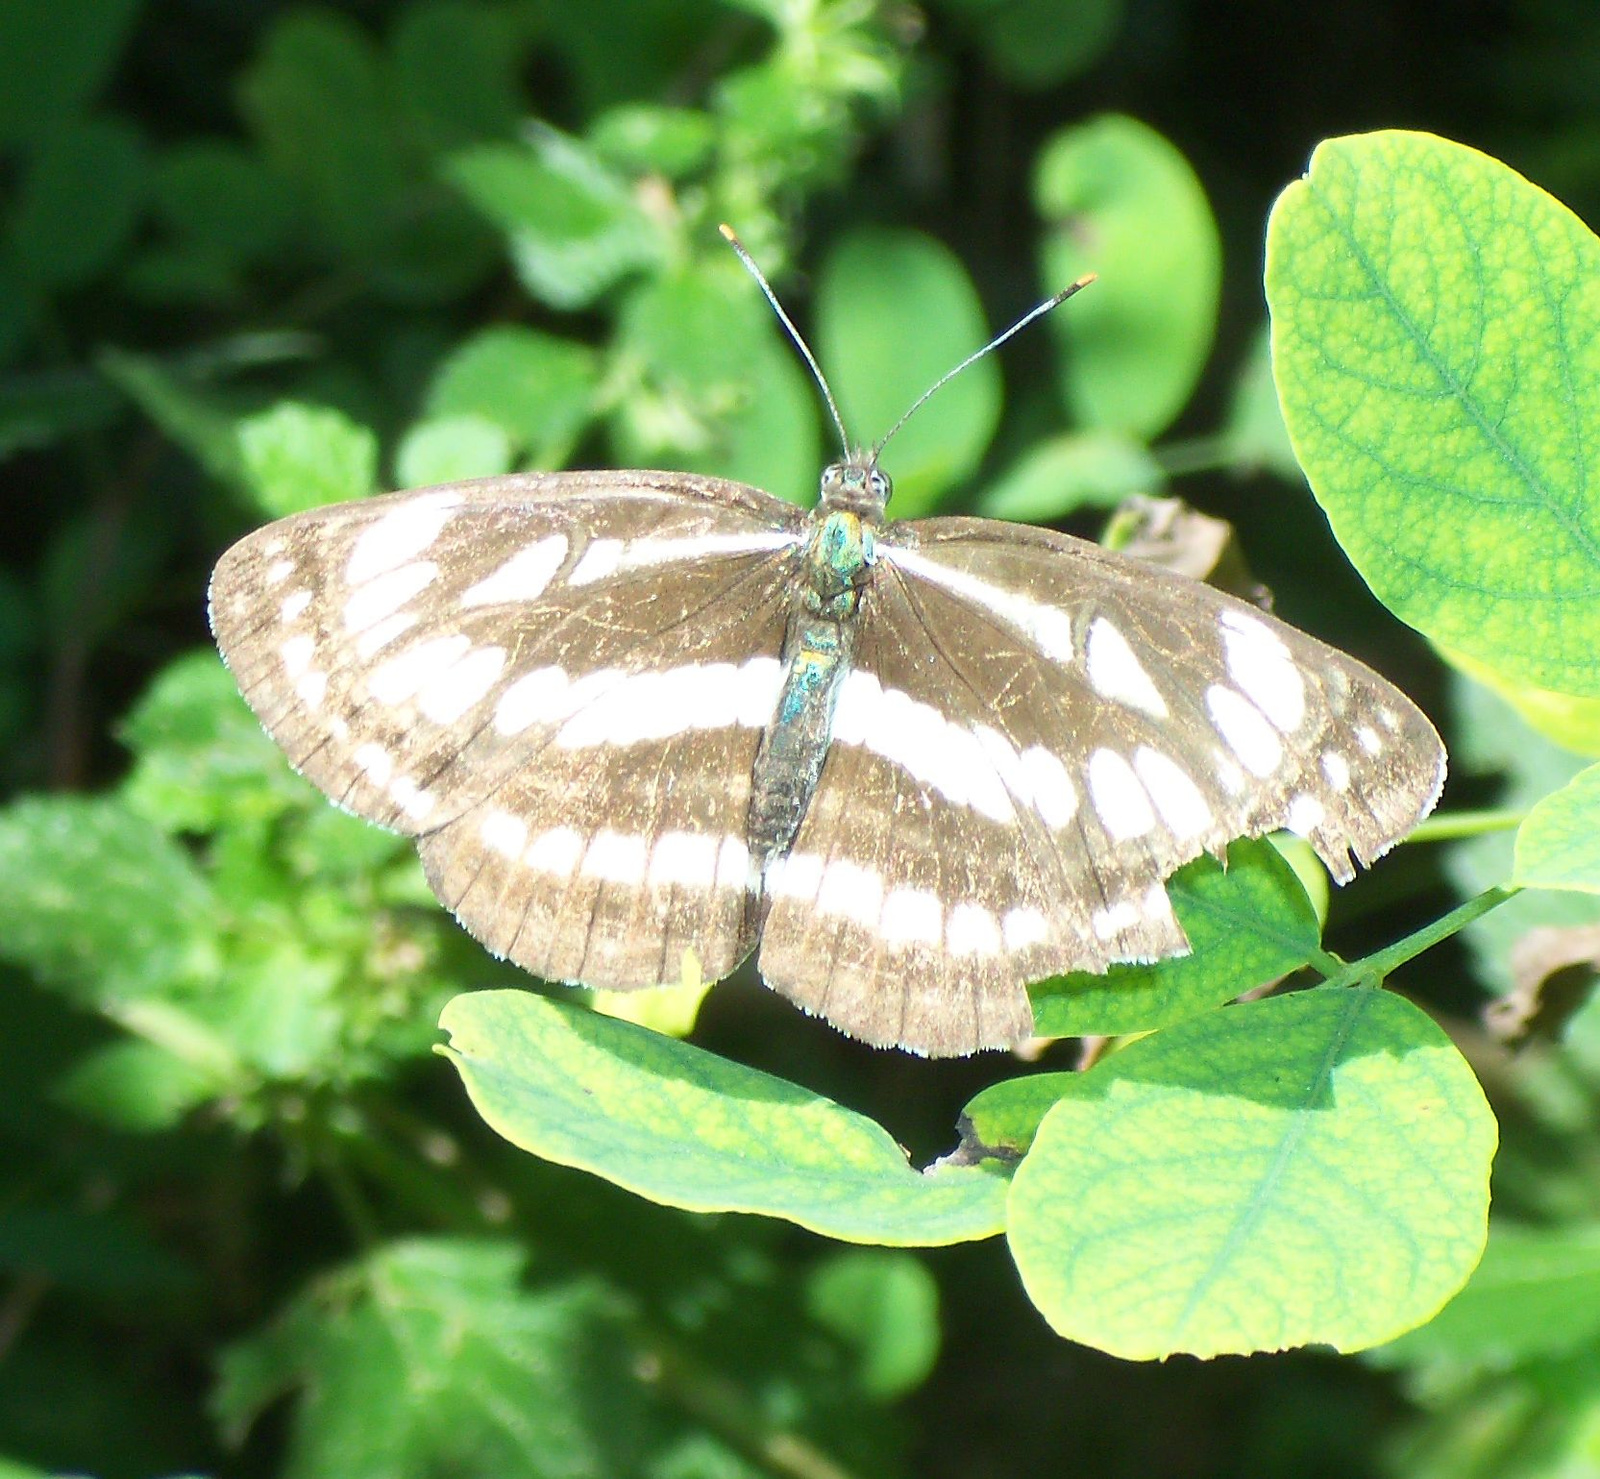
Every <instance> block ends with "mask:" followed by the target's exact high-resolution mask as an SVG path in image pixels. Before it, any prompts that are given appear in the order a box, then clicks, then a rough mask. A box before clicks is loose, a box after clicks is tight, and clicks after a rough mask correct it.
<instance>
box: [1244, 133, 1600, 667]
mask: <svg viewBox="0 0 1600 1479" xmlns="http://www.w3.org/2000/svg"><path fill="white" fill-rule="evenodd" d="M1267 297H1268V301H1269V303H1270V305H1271V308H1272V353H1273V368H1274V373H1275V374H1276V376H1277V381H1278V392H1279V396H1280V397H1281V399H1282V402H1283V409H1284V418H1285V420H1286V422H1287V424H1288V427H1289V435H1290V437H1291V439H1292V441H1293V443H1294V449H1295V453H1296V455H1297V456H1298V458H1299V460H1300V463H1301V466H1302V467H1304V469H1305V471H1306V475H1307V477H1308V478H1309V479H1310V482H1311V486H1312V489H1313V491H1314V492H1315V493H1316V496H1317V499H1318V501H1319V502H1320V503H1321V504H1322V506H1323V508H1324V510H1325V511H1326V512H1327V515H1328V519H1329V522H1330V523H1331V524H1332V526H1333V531H1334V533H1335V535H1336V536H1337V537H1338V539H1339V542H1340V544H1342V545H1343V546H1344V549H1345V552H1346V553H1347V554H1348V555H1349V556H1350V559H1351V561H1352V562H1353V563H1354V565H1355V567H1356V569H1357V570H1359V571H1360V572H1361V574H1362V576H1363V577H1364V578H1365V579H1366V581H1367V583H1368V584H1369V585H1370V586H1371V587H1372V589H1373V590H1374V592H1376V594H1377V595H1378V597H1379V599H1381V600H1382V601H1383V602H1384V604H1385V605H1386V606H1388V607H1389V608H1390V609H1391V610H1393V611H1394V612H1395V613H1396V614H1397V615H1399V616H1400V617H1401V618H1402V619H1404V620H1405V621H1408V622H1410V623H1411V624H1412V625H1413V626H1414V627H1417V628H1418V629H1419V630H1421V631H1423V632H1425V633H1426V634H1427V635H1428V636H1429V637H1431V638H1433V639H1434V640H1435V641H1438V642H1441V643H1444V644H1446V645H1448V646H1450V647H1452V648H1455V649H1457V650H1459V651H1461V652H1464V653H1465V654H1467V655H1468V656H1469V657H1473V658H1477V659H1478V660H1479V661H1481V662H1484V663H1487V664H1488V665H1489V666H1491V667H1492V668H1494V669H1495V670H1496V671H1497V672H1498V673H1500V674H1501V675H1503V676H1504V677H1506V678H1508V679H1511V680H1514V681H1516V682H1519V683H1524V684H1534V685H1536V686H1538V687H1541V688H1547V689H1553V690H1556V691H1559V692H1562V693H1568V694H1577V695H1594V694H1600V643H1597V642H1596V640H1595V633H1596V632H1597V631H1600V521H1597V517H1596V514H1597V507H1600V505H1597V503H1596V498H1595V492H1594V490H1595V488H1596V487H1597V486H1600V451H1597V450H1596V447H1595V443H1594V437H1593V428H1594V426H1595V424H1596V423H1597V422H1600V241H1597V240H1596V238H1595V237H1594V236H1593V234H1592V233H1591V232H1590V231H1589V229H1588V227H1586V226H1585V225H1584V224H1583V222H1582V221H1580V220H1579V219H1578V218H1577V217H1576V216H1574V215H1573V214H1572V212H1571V211H1569V210H1567V209H1566V207H1565V206H1563V205H1562V204H1561V203H1560V202H1559V201H1557V200H1554V199H1553V198H1552V197H1550V196H1549V195H1547V194H1545V192H1544V191H1542V190H1540V189H1539V188H1538V187H1537V186H1534V185H1531V184H1529V182H1528V181H1527V180H1525V179H1523V178H1522V177H1521V176H1520V175H1518V174H1517V173H1516V172H1515V171H1514V170H1511V169H1509V168H1507V167H1506V166H1505V165H1503V164H1501V163H1499V162H1498V161H1497V160H1494V159H1490V158H1489V157H1487V156H1486V155H1483V154H1479V153H1478V152H1477V151H1475V150H1473V149H1468V148H1465V147H1463V146H1462V145H1460V144H1452V143H1449V142H1447V141H1446V140H1444V139H1438V138H1434V137H1433V136H1431V135H1429V134H1419V133H1402V132H1386V133H1374V134H1364V135H1360V136H1357V137H1352V138H1343V139H1332V140H1330V141H1328V142H1327V143H1324V144H1322V145H1320V146H1319V147H1318V149H1317V151H1316V153H1315V154H1314V155H1313V156H1312V159H1311V168H1310V171H1309V172H1308V174H1307V175H1306V177H1305V178H1304V179H1303V180H1300V181H1297V182H1296V183H1295V184H1293V185H1291V186H1290V187H1289V188H1288V189H1287V190H1285V191H1284V193H1283V195H1282V196H1281V197H1280V198H1279V200H1278V203H1277V205H1276V207H1275V208H1274V210H1273V213H1272V222H1271V225H1270V227H1269V228H1268V234H1267Z"/></svg>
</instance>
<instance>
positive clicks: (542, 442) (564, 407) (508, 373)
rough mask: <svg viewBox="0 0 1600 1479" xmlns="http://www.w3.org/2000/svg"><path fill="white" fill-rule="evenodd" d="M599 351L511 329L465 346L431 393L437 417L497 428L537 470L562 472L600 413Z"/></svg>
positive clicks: (443, 368) (431, 410)
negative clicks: (483, 422)
mask: <svg viewBox="0 0 1600 1479" xmlns="http://www.w3.org/2000/svg"><path fill="white" fill-rule="evenodd" d="M598 375H599V371H598V366H597V363H596V358H595V354H594V351H593V350H591V349H590V348H589V347H588V346H587V345H583V344H574V343H572V342H571V341H570V340H567V339H559V338H557V337H556V336H555V335H553V334H543V333H540V332H539V331H538V330H537V329H528V328H523V327H522V326H521V325H516V324H507V325H501V326H498V327H496V328H492V329H485V330H484V331H483V332H481V333H478V334H474V335H473V336H472V337H471V338H470V339H467V340H464V341H463V342H462V343H460V344H458V345H457V346H456V347H455V348H454V349H453V350H452V351H451V352H450V353H449V355H447V356H446V357H445V359H444V361H443V363H441V364H440V366H439V368H438V370H437V371H436V372H435V373H434V377H433V383H432V384H431V385H430V386H429V387H428V399H427V410H428V415H429V417H431V418H439V417H455V416H479V417H482V418H483V419H484V420H486V421H492V422H493V423H494V424H495V425H496V426H498V427H499V428H500V429H501V430H502V431H504V432H505V433H506V435H507V436H509V437H510V438H511V441H512V445H513V447H514V448H515V449H516V451H517V452H519V453H526V454H527V460H528V461H529V462H531V464H532V465H533V466H535V467H543V468H551V467H560V466H561V465H562V463H563V462H565V460H566V458H567V456H568V454H569V453H570V452H571V449H572V446H573V444H574V443H575V442H576V441H577V439H578V437H579V436H580V435H581V434H582V432H583V430H584V428H585V427H586V426H587V425H588V423H589V418H590V417H591V416H592V415H593V414H594V398H595V391H596V385H597V381H598Z"/></svg>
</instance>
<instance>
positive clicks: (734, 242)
mask: <svg viewBox="0 0 1600 1479" xmlns="http://www.w3.org/2000/svg"><path fill="white" fill-rule="evenodd" d="M717 230H718V231H720V232H721V233H722V236H723V240H725V241H726V242H727V243H728V245H729V246H731V247H732V248H733V249H734V251H736V252H737V253H738V254H739V260H740V261H741V262H743V263H744V265H745V270H746V271H747V272H748V273H749V274H750V276H751V277H753V278H755V280H756V284H757V286H759V287H760V289H761V291H762V292H763V293H765V294H766V295H767V302H769V303H770V304H771V305H772V311H773V312H774V313H775V314H777V315H778V321H779V322H780V323H781V324H782V325H783V326H784V328H785V329H787V330H788V331H789V337H790V338H791V339H793V340H794V344H795V348H796V349H798V350H799V351H800V353H801V354H802V355H803V356H804V357H805V362H806V363H807V364H808V365H810V366H811V376H812V378H813V379H814V380H815V381H816V382H817V386H818V388H819V389H820V390H821V391H822V398H823V400H825V401H826V402H827V403H828V414H829V415H830V416H832V417H833V424H834V425H835V426H836V427H838V429H839V445H840V446H841V447H842V448H843V449H844V455H845V457H846V458H848V457H849V456H850V438H849V437H848V436H847V435H846V434H845V429H844V418H843V417H842V416H840V415H839V405H838V402H837V401H835V400H834V398H833V392H832V391H831V390H829V389H828V379H827V376H825V375H824V374H823V373H822V366H821V365H819V364H818V363H817V357H816V355H814V354H813V353H812V352H811V346H810V345H809V344H807V343H806V341H805V340H804V339H803V338H801V337H800V330H799V329H797V328H795V326H794V320H793V319H791V318H790V317H789V315H788V314H787V313H785V312H784V311H783V304H781V303H780V302H779V301H778V295H777V294H776V293H775V292H773V291H772V286H771V284H770V283H768V281H767V279H766V277H765V276H764V275H763V273H762V271H761V269H760V268H759V267H757V266H756V260H755V258H754V257H752V256H751V255H750V253H749V252H747V251H746V250H745V248H744V243H743V242H742V241H740V240H739V238H738V237H737V236H735V235H734V234H733V227H731V226H727V225H723V226H718V227H717ZM1021 327H1022V325H1021V324H1018V325H1017V328H1021ZM1013 332H1015V330H1013ZM901 419H902V420H903V419H904V418H901Z"/></svg>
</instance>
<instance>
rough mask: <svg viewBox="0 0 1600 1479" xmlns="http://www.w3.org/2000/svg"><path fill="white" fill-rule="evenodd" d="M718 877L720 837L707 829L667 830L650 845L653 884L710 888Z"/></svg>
mask: <svg viewBox="0 0 1600 1479" xmlns="http://www.w3.org/2000/svg"><path fill="white" fill-rule="evenodd" d="M716 877H717V839H716V838H715V837H713V836H711V835H710V834H709V833H705V832H663V833H662V834H661V835H660V836H659V837H657V838H656V840H655V842H654V843H653V844H652V845H651V847H650V871H649V874H648V881H649V883H650V885H651V887H653V888H665V887H666V886H667V885H669V884H682V885H683V886H685V887H687V888H706V889H708V888H710V887H711V886H712V884H714V883H715V882H716Z"/></svg>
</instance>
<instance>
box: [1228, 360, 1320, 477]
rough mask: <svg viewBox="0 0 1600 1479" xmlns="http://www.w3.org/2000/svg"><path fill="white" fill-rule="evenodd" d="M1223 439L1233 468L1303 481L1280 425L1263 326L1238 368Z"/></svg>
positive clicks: (1280, 418) (1286, 428)
mask: <svg viewBox="0 0 1600 1479" xmlns="http://www.w3.org/2000/svg"><path fill="white" fill-rule="evenodd" d="M1222 438H1223V442H1224V444H1225V445H1226V448H1227V456H1228V460H1229V462H1231V463H1232V464H1233V467H1234V469H1235V470H1236V471H1238V472H1245V473H1248V472H1254V471H1255V470H1256V469H1257V468H1265V469H1266V470H1267V471H1268V472H1272V473H1276V474H1277V475H1278V476H1279V477H1280V478H1284V479H1285V480H1287V481H1288V482H1291V483H1295V484H1296V485H1298V484H1300V483H1302V482H1304V481H1305V477H1304V474H1303V473H1302V472H1301V471H1300V464H1299V463H1298V462H1296V461H1295V457H1294V448H1293V446H1291V445H1290V443H1289V429H1288V427H1286V426H1285V425H1284V424H1283V408H1282V407H1281V406H1279V404H1278V387H1277V385H1276V383H1275V382H1274V381H1273V378H1272V341H1271V336H1270V330H1268V329H1266V328H1263V329H1262V331H1261V332H1260V333H1259V334H1257V335H1256V336H1255V338H1253V339H1252V340H1251V341H1250V352H1249V354H1248V355H1246V357H1245V361H1244V363H1243V364H1242V365H1241V366H1240V367H1239V372H1238V375H1237V377H1236V378H1235V380H1234V382H1233V398H1232V400H1231V401H1230V402H1229V405H1228V418H1227V423H1226V425H1225V426H1224V427H1223V431H1222Z"/></svg>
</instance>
